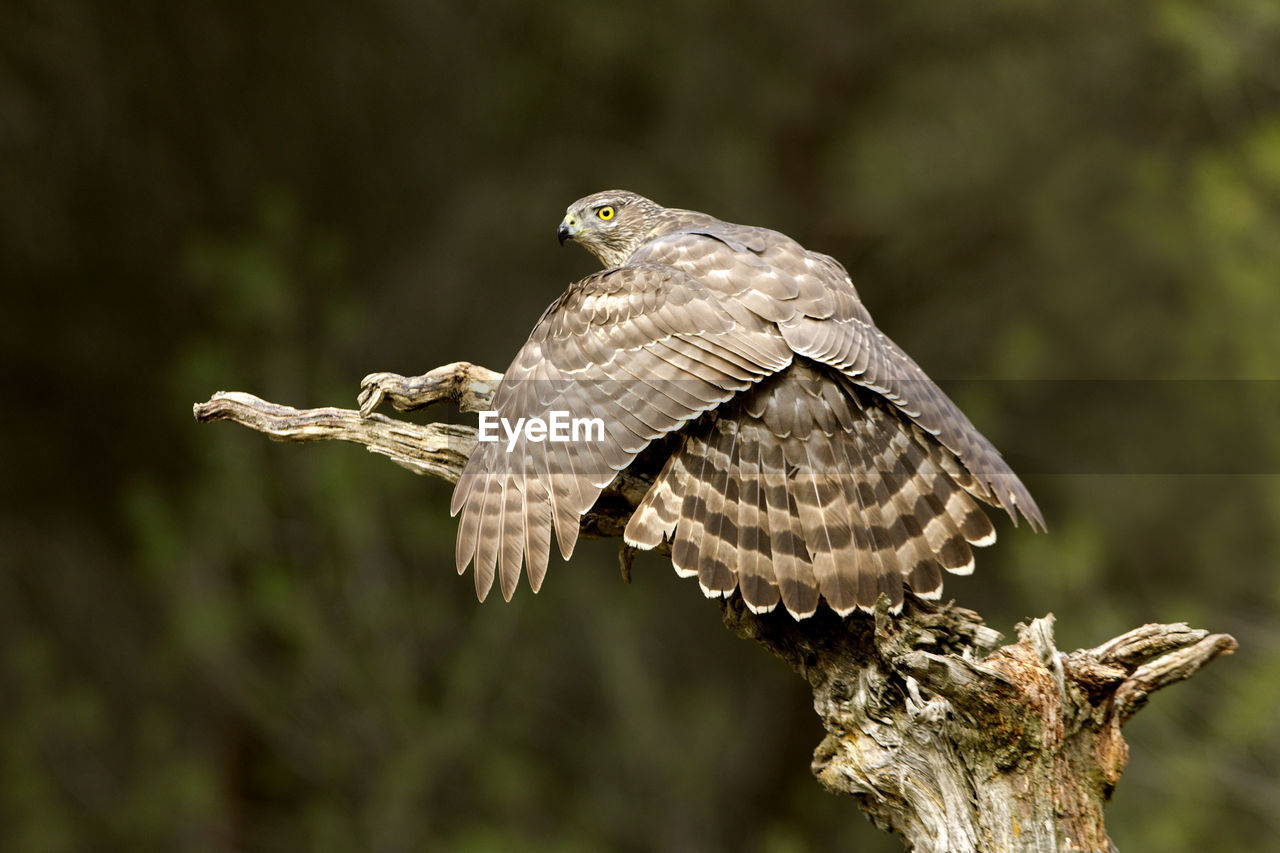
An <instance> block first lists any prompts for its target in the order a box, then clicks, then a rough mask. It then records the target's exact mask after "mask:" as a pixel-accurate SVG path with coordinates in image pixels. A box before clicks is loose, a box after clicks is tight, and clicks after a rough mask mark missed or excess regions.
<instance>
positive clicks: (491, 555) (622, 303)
mask: <svg viewBox="0 0 1280 853" xmlns="http://www.w3.org/2000/svg"><path fill="white" fill-rule="evenodd" d="M792 357H793V354H792V351H791V349H790V348H789V347H788V346H787V344H786V342H785V341H784V340H783V339H782V337H781V336H780V335H779V334H778V331H777V327H776V326H774V325H773V324H772V323H768V322H765V321H764V320H762V319H761V318H759V317H758V316H756V315H754V314H752V313H750V312H744V311H741V310H738V309H736V308H735V307H734V306H732V305H728V304H726V300H724V298H723V296H722V295H720V294H718V293H716V292H714V291H710V290H708V289H707V288H705V287H703V286H702V285H701V284H700V283H699V282H698V281H696V280H694V279H693V278H691V277H690V276H689V275H687V274H686V273H684V272H681V271H680V270H677V269H675V268H673V267H671V266H668V265H662V264H652V263H641V264H637V265H634V266H628V267H623V268H620V269H613V270H607V271H605V272H602V273H598V274H596V275H592V276H589V277H588V278H586V279H583V280H582V281H580V282H578V283H576V284H574V285H572V286H571V287H570V288H569V290H568V291H567V292H566V293H565V294H564V295H563V296H561V297H560V299H558V300H557V301H556V302H555V303H553V304H552V306H551V307H550V308H549V309H548V310H547V311H546V313H545V314H543V316H542V318H541V320H539V322H538V325H537V327H536V328H535V329H534V331H533V334H532V335H531V336H530V337H529V340H528V341H527V342H526V343H525V345H524V347H523V348H522V349H521V350H520V352H519V353H518V354H517V355H516V357H515V360H514V361H513V362H512V363H511V366H510V367H509V368H507V371H506V373H505V374H504V376H503V379H502V383H501V384H500V386H499V388H498V391H497V393H496V394H495V395H494V400H493V408H494V410H495V411H496V414H497V416H498V417H499V418H500V419H503V420H505V421H506V422H507V423H508V424H511V425H513V427H514V425H515V424H516V423H517V420H518V419H519V418H525V419H526V421H528V420H529V419H534V418H541V419H542V420H543V421H544V422H550V421H551V418H552V413H553V412H563V413H565V417H566V418H568V419H578V418H598V419H599V420H600V422H601V424H602V426H603V435H601V436H599V438H600V440H598V441H595V440H578V441H568V442H558V441H550V440H542V441H537V440H535V439H534V437H533V436H531V435H530V434H529V433H527V432H525V431H519V432H517V433H516V435H515V437H514V439H513V440H512V441H511V442H510V444H509V442H508V437H507V435H506V433H505V432H503V433H502V434H500V436H499V440H498V441H494V442H482V443H480V444H479V445H478V446H477V448H476V450H475V452H474V453H473V454H472V456H471V458H470V460H469V461H468V463H467V466H466V468H465V469H464V470H463V473H462V477H461V479H460V480H459V481H458V485H457V487H456V488H455V490H454V494H453V503H452V512H453V513H454V514H455V515H456V514H458V513H461V519H460V521H459V526H458V545H457V564H458V571H459V572H462V571H464V570H465V569H466V567H467V565H468V564H469V563H470V562H472V560H474V561H475V571H476V591H477V594H478V595H479V596H480V598H482V599H483V598H484V597H485V595H486V594H487V593H488V591H489V589H490V588H491V586H492V584H493V580H494V577H495V570H496V573H497V576H498V577H499V579H500V585H501V588H502V594H503V597H504V598H507V599H510V598H511V595H512V593H514V591H515V587H516V585H517V582H518V581H519V577H520V566H521V563H522V561H523V562H525V563H527V565H528V570H529V583H530V586H532V587H533V588H534V589H535V590H537V589H538V587H539V586H540V585H541V583H542V578H543V576H544V575H545V572H546V568H547V562H548V559H549V553H550V542H551V534H552V530H553V529H554V531H555V535H556V538H557V540H558V542H559V546H560V551H561V553H562V554H563V555H564V557H565V558H566V559H567V558H568V557H569V555H570V554H571V553H572V551H573V548H574V544H575V543H576V541H577V535H578V525H579V520H580V518H581V516H582V514H583V513H585V512H586V511H587V510H588V509H590V508H591V506H592V504H594V503H595V500H596V498H597V497H598V496H599V494H600V492H601V491H602V490H603V489H604V487H605V486H607V485H608V484H609V483H610V482H611V481H612V480H613V478H614V476H615V475H616V474H617V472H618V471H621V470H622V469H623V468H625V467H626V466H627V465H628V464H630V463H631V462H632V460H634V459H635V457H636V456H637V454H639V453H640V451H642V450H643V449H644V448H645V447H646V446H647V445H648V444H649V443H650V442H651V441H653V440H654V439H656V438H658V437H660V436H662V435H665V434H667V433H670V432H672V431H674V430H678V429H679V428H680V427H681V426H683V425H684V424H686V423H688V422H689V421H691V420H693V419H694V418H696V417H698V416H699V415H700V414H701V413H703V412H707V411H710V410H712V409H714V408H716V407H717V406H719V405H720V404H721V403H723V402H724V401H726V400H728V399H730V398H731V397H733V396H734V395H735V394H738V393H739V392H741V391H743V390H745V389H746V388H749V387H750V386H751V385H753V384H754V383H756V382H757V381H759V380H760V379H761V378H763V377H765V376H768V375H770V374H773V373H776V372H777V371H779V370H781V369H783V368H785V367H786V366H787V365H788V364H790V362H791V359H792ZM584 438H585V436H584Z"/></svg>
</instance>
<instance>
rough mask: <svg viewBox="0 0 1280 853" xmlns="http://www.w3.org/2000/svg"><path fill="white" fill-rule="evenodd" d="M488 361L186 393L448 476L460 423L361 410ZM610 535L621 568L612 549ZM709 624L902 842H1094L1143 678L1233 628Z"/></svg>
mask: <svg viewBox="0 0 1280 853" xmlns="http://www.w3.org/2000/svg"><path fill="white" fill-rule="evenodd" d="M501 378H502V375H501V374H499V373H494V372H493V371H491V370H486V369H485V368H483V367H477V366H475V365H472V364H467V363H466V362H458V363H455V364H450V365H445V366H443V367H439V368H436V369H435V370H433V371H431V372H430V373H427V374H424V375H422V376H415V377H404V376H400V375H398V374H395V373H375V374H371V375H369V376H366V377H365V379H364V381H363V383H362V385H361V391H360V397H359V405H360V408H359V411H352V410H349V409H337V408H322V409H293V408H290V407H288V406H281V405H277V404H275V403H270V402H267V401H265V400H261V399H259V398H257V397H254V396H252V395H250V394H245V393H241V392H219V393H218V394H215V395H214V396H213V397H212V398H210V399H209V401H208V402H205V403H198V404H196V405H195V407H194V413H195V416H196V419H197V420H199V421H202V422H204V421H213V420H231V421H234V422H236V423H239V424H242V425H244V426H247V427H249V428H250V429H253V430H256V431H258V432H262V433H265V434H267V435H268V436H270V437H271V438H273V439H276V440H279V441H324V440H329V439H338V440H343V441H353V442H356V443H358V444H363V445H364V446H365V447H367V448H368V449H369V451H370V452H372V453H379V454H382V455H384V456H386V457H388V458H389V459H391V460H392V461H393V462H395V463H397V464H398V465H401V466H403V467H405V468H408V469H409V470H411V471H414V472H416V473H419V474H429V475H431V476H435V477H440V478H441V479H444V480H448V481H449V482H456V481H457V479H458V476H459V475H460V473H461V471H462V468H463V466H464V465H465V464H466V461H467V459H468V458H469V456H470V454H471V452H472V450H474V448H475V444H476V438H475V430H474V429H473V428H470V427H463V426H451V425H446V424H430V425H427V426H419V425H416V424H410V423H406V422H403V421H399V420H395V419H393V418H388V417H385V416H383V415H378V414H374V410H375V409H376V408H377V407H378V406H379V405H380V404H381V403H383V402H390V403H391V404H392V405H393V406H394V407H395V408H397V409H399V410H401V411H410V410H413V409H420V408H423V407H426V406H430V405H433V404H435V403H453V404H456V405H458V406H459V407H461V408H462V409H463V410H464V411H476V410H479V409H483V408H485V406H487V405H488V404H489V401H490V400H491V399H492V397H493V393H494V391H495V390H496V388H497V385H498V382H499V380H501ZM648 485H649V480H648V479H646V478H645V477H644V476H640V475H636V474H630V473H628V472H623V473H622V474H620V475H619V476H618V478H617V479H616V480H615V481H614V483H613V484H612V485H611V486H610V487H609V488H608V489H607V490H606V491H605V493H604V494H603V495H602V496H601V498H600V500H599V501H598V502H597V504H596V506H595V507H593V508H592V510H591V512H589V513H588V514H587V515H586V516H585V517H584V518H583V520H582V535H584V536H590V537H617V536H621V533H622V529H623V527H625V525H626V522H627V518H628V517H629V516H630V513H631V511H632V509H633V508H634V507H635V506H636V504H637V503H639V501H640V499H641V498H642V497H643V495H644V493H645V491H646V489H647V488H648ZM627 556H628V555H627V554H626V553H625V551H624V554H623V571H624V575H625V573H626V571H627V569H628V567H629V560H628V559H627ZM722 609H723V615H724V621H725V624H726V626H728V627H729V628H731V629H732V630H734V631H735V632H737V633H738V634H739V635H740V636H742V637H745V638H749V639H752V640H754V641H756V642H757V643H759V644H760V645H762V646H764V647H765V648H766V649H768V650H769V651H771V652H773V653H774V654H775V655H777V656H778V657H780V658H782V659H783V660H785V661H786V662H787V663H789V664H790V665H791V666H792V667H793V668H794V669H795V670H796V672H798V673H799V674H800V675H801V676H802V677H803V678H805V679H806V680H807V681H808V682H809V685H810V686H811V688H812V689H813V697H814V710H815V711H816V712H817V713H818V716H819V717H820V718H821V719H822V721H823V725H824V726H825V728H826V731H827V735H826V737H825V738H824V739H823V741H822V743H821V744H819V745H818V748H817V749H816V750H815V752H814V757H813V765H812V769H813V773H814V775H815V776H816V777H817V778H818V781H819V782H820V783H821V784H822V785H823V786H824V787H826V788H827V789H828V790H830V791H833V792H835V793H839V794H848V795H850V796H852V797H853V798H854V799H855V800H857V801H858V803H859V805H860V806H861V807H862V809H863V811H864V812H866V814H867V815H868V816H869V817H870V818H871V820H872V822H874V823H875V824H876V825H877V826H879V827H881V828H882V829H884V830H886V831H889V832H892V833H895V834H896V835H898V836H899V837H900V838H902V839H903V841H904V842H905V844H906V845H907V849H909V850H913V851H918V853H963V851H999V852H1000V853H1003V852H1004V851H1036V853H1049V851H1056V852H1058V853H1061V851H1077V850H1080V851H1111V850H1114V847H1113V845H1112V844H1111V841H1110V839H1109V838H1108V837H1107V833H1106V828H1105V824H1104V821H1103V806H1104V805H1105V803H1106V801H1107V800H1108V799H1109V798H1110V796H1111V792H1112V791H1113V790H1114V789H1115V786H1116V783H1117V782H1118V781H1119V780H1120V776H1121V774H1122V773H1123V772H1124V768H1125V765H1126V763H1127V761H1128V756H1129V752H1128V746H1127V745H1126V744H1125V741H1124V739H1123V737H1122V736H1121V734H1120V727H1121V726H1122V725H1123V724H1124V723H1126V722H1127V721H1128V720H1129V719H1130V718H1131V717H1132V716H1133V715H1134V714H1135V713H1137V712H1138V711H1139V710H1141V709H1142V707H1143V706H1144V705H1145V704H1146V702H1147V700H1148V698H1149V696H1150V694H1151V693H1153V692H1155V691H1156V690H1159V689H1160V688H1162V687H1167V686H1169V685H1170V684H1174V683H1176V682H1179V681H1183V680H1185V679H1187V678H1190V677H1191V676H1192V675H1194V674H1195V673H1196V672H1197V671H1199V670H1200V668H1201V667H1203V666H1205V665H1206V664H1208V663H1209V662H1210V661H1212V660H1213V659H1214V658H1216V657H1217V656H1218V655H1221V654H1224V653H1230V652H1231V651H1233V650H1234V649H1235V648H1236V641H1235V640H1234V639H1233V638H1232V637H1230V636H1229V635H1226V634H1210V633H1209V632H1208V631H1202V630H1198V629H1193V628H1190V627H1188V626H1187V625H1185V624H1181V623H1179V624H1173V625H1144V626H1142V627H1139V628H1135V629H1133V630H1132V631H1129V632H1127V633H1125V634H1122V635H1120V636H1118V637H1115V638H1114V639H1111V640H1108V641H1107V642H1105V643H1103V644H1102V645H1100V646H1098V647H1096V648H1093V649H1078V650H1076V651H1074V652H1070V653H1064V652H1061V651H1059V650H1058V649H1057V648H1056V646H1055V645H1054V639H1053V624H1054V617H1053V616H1052V614H1050V615H1047V616H1045V617H1043V618H1040V619H1036V620H1033V621H1032V622H1031V623H1030V624H1027V625H1019V626H1018V628H1017V632H1018V641H1017V642H1016V643H1011V644H1008V645H1004V646H1001V645H1000V643H1001V640H1002V637H1001V635H1000V634H999V633H997V632H996V631H994V630H992V629H991V628H988V627H987V626H986V625H984V624H983V623H982V620H981V618H980V617H979V616H978V614H976V613H974V612H973V611H971V610H966V609H965V608H963V607H958V606H956V605H954V604H947V605H941V606H938V605H934V604H930V603H928V602H925V601H922V600H920V599H917V598H914V597H911V596H908V601H907V605H906V606H905V607H904V608H903V612H902V613H901V614H900V615H898V616H891V615H889V614H888V613H887V612H886V611H884V610H883V609H882V610H880V611H877V612H876V613H874V614H871V615H867V614H860V613H855V614H853V615H851V616H849V617H847V618H844V619H841V618H840V617H839V616H837V615H836V614H835V613H833V612H832V611H830V610H829V609H826V608H825V607H823V608H822V609H820V610H819V611H818V613H817V614H816V615H815V616H813V617H812V618H810V619H806V620H803V621H800V622H797V621H795V620H794V619H792V618H791V616H790V615H788V614H787V613H786V612H785V611H783V610H781V608H779V610H777V611H775V612H773V613H768V614H764V615H755V614H752V613H751V612H750V611H749V610H747V609H746V608H745V607H744V606H743V604H742V602H741V600H740V599H739V598H737V597H734V598H731V599H728V600H727V601H725V602H723V605H722Z"/></svg>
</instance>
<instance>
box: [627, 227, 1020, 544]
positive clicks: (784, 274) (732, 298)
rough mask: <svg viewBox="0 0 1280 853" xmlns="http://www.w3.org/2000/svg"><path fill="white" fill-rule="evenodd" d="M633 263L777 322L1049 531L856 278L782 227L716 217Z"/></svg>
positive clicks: (959, 469) (796, 345)
mask: <svg viewBox="0 0 1280 853" xmlns="http://www.w3.org/2000/svg"><path fill="white" fill-rule="evenodd" d="M633 258H634V259H637V260H645V261H651V262H659V263H663V264H669V265H671V266H675V267H678V268H680V269H683V270H686V271H687V272H689V273H690V274H691V275H692V276H694V277H695V278H697V279H698V280H699V281H700V282H702V283H703V284H704V285H705V286H706V287H707V288H708V289H709V290H712V291H715V292H717V293H718V294H722V295H723V296H725V297H727V299H726V302H727V303H728V304H735V305H737V304H740V305H744V306H747V307H749V308H750V309H751V311H752V312H754V313H756V314H759V315H760V316H762V317H766V318H768V319H770V320H772V321H774V322H775V323H776V324H777V329H778V330H779V331H780V332H781V334H782V336H783V338H784V339H785V340H786V342H787V345H788V346H789V348H790V349H791V350H792V351H793V352H794V353H795V354H796V355H800V356H804V357H805V358H809V359H812V360H813V361H816V362H819V363H821V364H826V365H829V366H831V367H834V368H835V369H837V370H839V371H840V372H841V373H843V374H844V375H845V376H846V377H848V378H849V379H851V380H852V381H853V382H855V383H856V384H858V385H861V386H864V387H866V388H868V389H870V390H872V391H875V392H876V393H877V394H879V395H880V396H881V397H883V398H884V399H885V400H887V401H888V402H890V403H892V404H893V405H894V406H895V407H896V408H897V409H898V411H900V412H901V413H902V414H903V415H904V416H905V417H907V418H909V419H911V420H912V421H914V422H915V423H916V424H918V425H919V426H920V427H921V428H922V429H923V430H925V431H926V432H927V433H929V434H930V435H932V436H933V437H934V438H936V439H937V440H938V442H939V443H940V444H941V445H942V446H943V447H944V448H946V449H947V450H948V451H950V452H951V453H952V454H954V457H955V459H954V463H951V462H950V461H949V465H948V470H947V473H948V474H951V475H952V476H953V477H954V478H955V479H956V482H957V483H958V484H959V485H961V486H962V487H963V488H964V489H965V490H966V491H969V492H970V493H971V494H973V495H974V496H976V497H978V498H980V499H982V500H984V501H986V502H988V503H993V504H998V505H999V506H1000V507H1001V508H1003V509H1004V510H1005V511H1006V512H1007V513H1008V514H1009V516H1010V517H1011V518H1012V519H1013V520H1014V521H1015V523H1016V522H1017V513H1018V512H1021V513H1022V515H1023V516H1024V517H1025V518H1026V519H1027V520H1028V521H1029V522H1031V524H1032V526H1033V527H1037V526H1038V527H1040V528H1041V529H1043V528H1044V520H1043V518H1042V517H1041V515H1040V509H1039V507H1037V506H1036V503H1035V500H1034V499H1032V497H1031V494H1030V492H1028V491H1027V489H1026V487H1025V486H1023V484H1022V481H1021V480H1019V479H1018V477H1017V475H1016V474H1014V473H1013V471H1012V470H1011V469H1010V468H1009V466H1008V464H1007V463H1005V461H1004V460H1003V459H1002V458H1001V456H1000V452H999V451H998V450H996V449H995V447H994V446H993V445H992V444H991V442H990V441H988V440H987V439H986V437H985V436H983V435H982V434H981V433H980V432H978V430H977V429H976V428H975V427H974V425H973V424H972V423H971V422H970V421H969V419H968V418H967V417H965V415H964V413H963V412H961V411H960V409H959V408H958V407H957V406H956V405H955V403H953V402H952V401H951V399H950V398H948V397H947V395H946V394H945V393H943V391H942V389H941V388H939V387H938V386H937V385H936V384H934V382H933V381H932V380H931V379H929V377H928V376H927V375H925V373H924V371H923V370H921V369H920V367H919V366H918V365H917V364H916V363H915V361H913V360H912V359H911V358H910V356H908V355H907V354H906V353H904V352H903V351H902V350H901V349H900V348H899V347H898V346H897V345H896V344H895V343H893V341H891V340H889V338H888V337H887V336H886V335H885V334H884V333H883V332H881V331H880V330H879V329H877V328H876V327H875V324H874V323H873V322H872V320H871V315H870V314H869V313H868V312H867V309H866V308H865V307H864V306H863V304H862V301H861V300H860V299H859V298H858V293H857V290H856V289H855V288H854V286H853V282H852V280H851V279H850V278H849V274H848V273H847V272H846V271H845V269H844V267H843V266H841V265H840V263H839V262H838V261H836V260H835V259H834V258H831V257H830V256H828V255H823V254H820V253H818V252H810V251H808V250H807V249H805V248H804V247H803V246H801V245H800V244H799V243H797V242H795V241H794V240H792V239H791V238H790V237H787V236H786V235H785V234H781V233H779V232H777V231H771V230H769V229H767V228H756V227H751V226H745V225H731V224H728V223H723V222H719V221H718V220H710V219H709V218H708V220H707V221H706V222H704V223H701V224H700V225H698V226H695V227H692V228H690V229H689V230H686V231H682V232H678V233H675V234H670V235H667V236H665V237H662V238H659V239H657V240H654V241H652V242H650V243H649V244H647V245H646V246H644V247H642V248H641V249H640V251H638V252H637V253H636V254H635V255H634V256H633Z"/></svg>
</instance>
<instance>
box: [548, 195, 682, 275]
mask: <svg viewBox="0 0 1280 853" xmlns="http://www.w3.org/2000/svg"><path fill="white" fill-rule="evenodd" d="M661 211H662V208H661V207H660V206H658V205H657V204H655V203H654V202H652V201H649V199H647V198H645V197H644V196H639V195H636V194H635V193H629V192H625V191H623V190H606V191H604V192H601V193H595V194H594V195H589V196H587V197H586V198H580V199H578V200H577V201H575V202H574V203H573V204H571V205H569V209H568V210H567V211H565V215H564V219H562V220H560V229H559V231H557V232H556V233H557V235H558V236H559V237H560V243H561V245H563V244H564V241H565V240H574V241H577V242H578V243H581V244H582V245H583V246H584V247H585V248H586V250H587V251H588V252H590V253H591V254H593V255H595V256H596V257H597V258H599V259H600V263H602V264H604V265H605V266H606V267H618V266H622V265H623V264H624V263H626V261H627V258H629V257H631V254H632V253H633V252H634V251H635V250H636V249H638V248H640V246H641V245H642V244H644V243H645V242H646V241H647V240H648V239H649V236H650V232H651V231H652V230H653V227H654V225H655V224H656V222H657V218H658V214H659V213H661Z"/></svg>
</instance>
